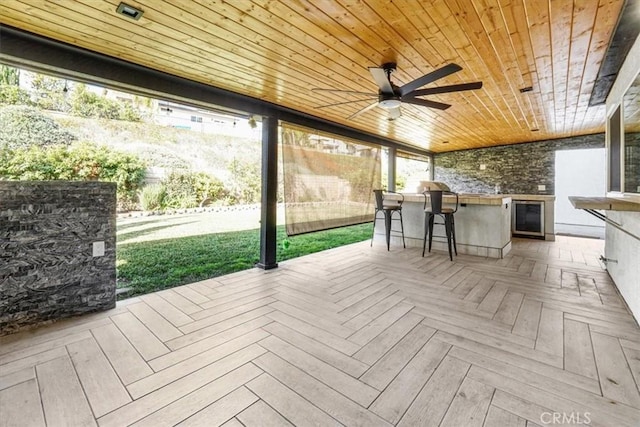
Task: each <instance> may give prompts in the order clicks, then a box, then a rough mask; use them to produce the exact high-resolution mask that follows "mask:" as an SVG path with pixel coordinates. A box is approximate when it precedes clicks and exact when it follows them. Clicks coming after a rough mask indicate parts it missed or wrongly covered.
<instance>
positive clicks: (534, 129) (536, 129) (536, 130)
mask: <svg viewBox="0 0 640 427" xmlns="http://www.w3.org/2000/svg"><path fill="white" fill-rule="evenodd" d="M539 130H540V129H538V128H533V129H531V132H538V131H539Z"/></svg>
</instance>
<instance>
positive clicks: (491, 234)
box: [375, 193, 511, 258]
mask: <svg viewBox="0 0 640 427" xmlns="http://www.w3.org/2000/svg"><path fill="white" fill-rule="evenodd" d="M402 196H403V197H404V203H403V205H402V216H403V219H404V234H405V241H406V244H407V246H409V247H422V242H423V240H424V217H425V215H424V203H425V196H424V195H422V194H419V193H403V194H402ZM386 197H387V198H388V199H400V196H398V195H393V194H389V195H387V196H386ZM452 203H455V197H452V196H445V197H444V200H443V205H444V206H451V204H452ZM458 203H459V207H458V212H456V214H455V222H456V243H457V248H458V253H460V254H469V255H478V256H486V257H490V258H503V257H504V256H505V255H506V254H507V253H509V251H510V250H511V197H508V196H505V195H501V194H460V195H459V199H458ZM393 226H394V229H396V228H399V224H397V222H396V221H394V225H393ZM438 236H440V237H438ZM375 238H376V240H379V241H384V238H385V237H384V222H383V221H376V228H375ZM391 239H392V240H391V242H392V244H394V245H395V246H398V245H402V240H401V238H400V237H399V236H398V235H395V234H394V235H392V236H391ZM433 249H436V250H444V251H446V250H447V239H446V237H445V233H444V226H436V227H435V229H434V238H433Z"/></svg>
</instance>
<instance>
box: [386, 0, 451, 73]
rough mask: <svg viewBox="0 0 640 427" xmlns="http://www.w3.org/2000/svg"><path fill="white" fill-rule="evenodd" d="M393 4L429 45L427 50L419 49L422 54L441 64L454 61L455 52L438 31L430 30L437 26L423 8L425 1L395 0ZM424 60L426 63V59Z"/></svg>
mask: <svg viewBox="0 0 640 427" xmlns="http://www.w3.org/2000/svg"><path fill="white" fill-rule="evenodd" d="M394 4H395V5H396V7H398V9H399V10H400V11H401V12H402V13H403V14H404V16H405V18H406V19H407V20H409V21H410V22H411V23H412V24H413V26H414V27H415V28H416V30H417V31H418V33H419V34H420V35H421V37H422V38H423V39H424V42H425V43H427V44H428V45H429V46H430V47H431V48H430V50H428V51H422V50H421V52H422V55H423V56H425V55H429V56H430V57H432V56H434V57H437V58H438V61H439V63H442V64H445V63H451V62H455V61H456V59H457V57H458V55H457V53H456V52H455V51H454V50H453V49H452V48H451V47H450V46H449V45H447V43H446V39H445V38H444V37H442V35H441V33H440V32H438V31H433V30H432V28H437V27H436V24H435V23H434V22H433V20H432V19H431V17H430V16H429V14H428V13H427V11H426V10H425V4H426V3H424V2H415V1H412V0H395V2H394ZM416 9H419V11H418V12H416V11H415V10H416ZM425 62H427V63H428V61H425Z"/></svg>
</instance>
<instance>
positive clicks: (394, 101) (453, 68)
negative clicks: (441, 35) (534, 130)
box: [312, 62, 482, 120]
mask: <svg viewBox="0 0 640 427" xmlns="http://www.w3.org/2000/svg"><path fill="white" fill-rule="evenodd" d="M395 70H396V63H395V62H387V63H386V64H382V66H381V67H370V68H369V72H371V75H372V76H373V80H374V81H375V82H376V84H377V85H378V89H379V90H378V93H367V92H358V91H351V90H340V89H320V88H314V89H312V90H313V91H327V92H340V93H345V94H352V95H358V96H366V97H370V98H371V97H377V98H378V100H377V101H375V102H373V103H372V104H370V105H367V106H366V107H364V108H362V109H360V110H358V111H356V112H355V113H353V114H352V115H350V116H349V117H347V119H348V120H349V119H353V118H354V117H357V116H359V115H360V114H362V113H364V112H366V111H369V110H370V109H372V108H374V107H382V108H384V109H386V110H388V111H389V120H395V119H397V118H398V117H400V116H401V112H400V105H401V104H402V103H405V104H413V105H419V106H422V107H429V108H436V109H438V110H446V109H447V108H449V107H451V105H449V104H444V103H441V102H436V101H429V100H428V99H422V98H419V97H421V96H425V95H435V94H438V93H449V92H460V91H464V90H474V89H480V88H481V87H482V82H473V83H462V84H455V85H449V86H439V87H434V88H428V89H419V88H421V87H422V86H424V85H426V84H429V83H431V82H434V81H436V80H439V79H441V78H444V77H446V76H448V75H450V74H453V73H456V72H458V71H460V70H462V67H461V66H459V65H457V64H448V65H445V66H444V67H441V68H438V69H437V70H435V71H432V72H430V73H428V74H425V75H424V76H422V77H419V78H417V79H415V80H413V81H411V82H409V83H406V84H404V85H402V86H397V85H395V84H394V83H393V82H392V81H391V73H393V72H394V71H395ZM362 101H364V100H363V99H359V100H355V101H344V102H337V103H333V104H327V105H321V106H319V107H317V108H327V107H335V106H336V105H344V104H351V103H354V102H362Z"/></svg>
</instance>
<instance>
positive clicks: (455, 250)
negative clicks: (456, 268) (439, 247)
mask: <svg viewBox="0 0 640 427" xmlns="http://www.w3.org/2000/svg"><path fill="white" fill-rule="evenodd" d="M451 237H452V238H453V252H455V254H456V256H457V255H458V248H457V247H456V218H455V217H454V216H453V214H451Z"/></svg>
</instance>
